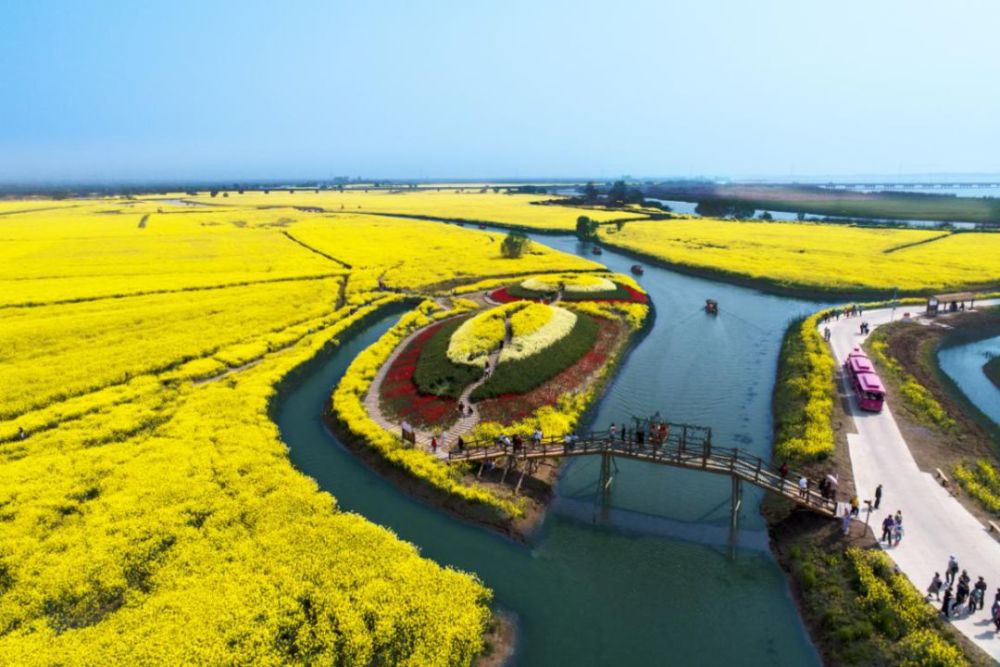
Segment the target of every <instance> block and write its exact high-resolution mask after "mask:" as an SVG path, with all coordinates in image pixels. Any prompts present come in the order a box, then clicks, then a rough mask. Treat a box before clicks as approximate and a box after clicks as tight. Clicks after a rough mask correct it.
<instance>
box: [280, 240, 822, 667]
mask: <svg viewBox="0 0 1000 667" xmlns="http://www.w3.org/2000/svg"><path fill="white" fill-rule="evenodd" d="M535 240H537V241H539V242H541V243H545V244H547V245H549V246H552V247H556V248H558V249H560V250H564V251H566V252H570V253H573V254H581V255H587V256H589V251H590V248H589V246H587V245H584V244H580V243H579V242H577V241H576V240H575V239H574V238H572V237H553V236H545V237H537V238H535ZM599 259H600V261H602V262H603V263H605V264H607V265H608V266H609V267H610V268H611V269H613V270H616V271H621V272H628V268H629V266H630V265H631V264H633V263H634V260H632V259H629V258H627V257H625V256H623V255H621V254H618V253H615V252H612V251H608V250H605V251H604V254H603V255H602V256H601V257H600V258H599ZM640 282H641V283H642V285H643V287H644V288H645V289H646V290H647V291H648V292H649V293H650V295H651V296H652V299H653V302H654V304H655V306H656V311H657V312H656V320H655V323H654V325H653V327H652V329H651V330H650V332H649V334H648V335H647V336H646V337H644V338H643V339H642V340H641V341H640V342H639V344H638V345H637V346H636V348H635V349H634V350H633V351H632V353H631V355H630V356H629V357H628V359H627V360H626V362H625V363H624V364H623V365H622V366H621V367H620V369H619V372H618V374H617V376H616V378H615V379H614V381H613V382H612V383H611V384H610V386H609V387H608V390H607V392H606V393H605V395H604V398H603V399H602V400H601V401H600V403H599V404H598V405H597V407H596V410H594V411H592V416H591V423H592V424H593V425H594V426H595V427H598V426H599V427H602V428H603V427H605V426H606V425H607V424H609V423H610V422H612V421H615V422H618V423H620V422H621V421H623V420H624V419H626V418H628V417H629V416H630V415H632V414H638V415H648V414H651V413H653V412H655V411H657V410H659V411H660V412H662V413H663V415H664V416H666V417H667V418H669V419H670V420H672V421H684V422H689V423H694V424H701V425H706V426H711V427H712V428H713V440H714V442H716V443H718V444H720V445H729V446H738V447H740V448H746V449H747V451H748V452H751V453H754V454H760V455H764V456H767V455H769V453H770V449H771V439H770V435H771V410H770V401H771V392H772V387H773V383H774V373H775V367H776V363H777V356H778V350H779V347H780V343H781V338H782V335H783V332H784V330H785V327H786V325H787V323H788V322H789V321H790V320H791V319H793V318H795V317H797V316H800V315H805V314H807V313H809V312H812V311H815V310H817V309H818V308H820V307H821V306H822V304H817V303H814V302H807V301H801V300H796V299H790V298H786V297H778V296H772V295H768V294H764V293H761V292H758V291H755V290H750V289H746V288H742V287H737V286H733V285H727V284H724V283H719V282H713V281H708V280H704V279H700V278H694V277H689V276H685V275H681V274H678V273H674V272H671V271H667V270H664V269H660V268H656V267H647V268H646V272H645V275H644V277H643V278H641V279H640ZM706 298H714V299H716V300H718V301H719V304H720V314H719V315H718V316H717V317H712V316H709V315H706V314H705V313H704V312H703V311H702V309H701V307H702V306H703V304H704V301H705V299H706ZM397 317H398V316H391V317H386V318H384V319H382V320H381V321H379V322H377V323H375V324H373V325H372V326H370V327H369V328H367V329H366V330H365V331H364V332H362V333H361V334H360V335H358V336H357V337H355V338H354V339H353V340H351V341H350V342H348V343H346V344H345V345H343V346H342V347H341V348H340V349H339V350H337V351H335V352H334V353H332V355H331V356H330V357H328V358H327V359H325V360H324V361H323V363H321V364H317V365H315V366H314V367H313V369H312V370H311V371H310V372H309V373H308V374H306V375H305V376H304V377H303V378H301V380H300V381H299V382H298V383H297V385H296V386H295V387H294V388H292V389H291V390H289V391H288V392H286V393H284V394H283V396H282V398H281V400H280V402H279V404H278V405H277V406H276V407H277V421H278V426H279V429H280V431H281V434H282V438H283V439H284V440H285V442H286V443H287V444H288V445H289V448H290V456H291V459H292V462H293V463H294V465H295V466H297V467H298V468H299V469H300V470H302V471H303V472H305V473H306V474H308V475H310V476H312V477H313V478H315V479H316V480H317V482H318V483H319V485H320V486H321V487H322V488H323V489H324V490H327V491H329V492H330V493H331V494H333V495H334V496H335V497H336V498H337V501H338V503H339V505H340V506H341V507H342V508H343V509H345V510H349V511H353V512H358V513H359V514H362V515H363V516H365V517H367V518H368V519H369V520H371V521H373V522H375V523H377V524H380V525H383V526H387V527H389V528H391V529H392V530H394V531H395V532H396V533H397V534H398V535H399V536H400V537H401V538H403V539H405V540H407V541H410V542H412V543H414V544H416V545H418V546H419V547H420V549H421V551H422V553H423V554H424V555H425V556H427V557H429V558H432V559H434V560H435V561H437V562H439V563H442V564H445V565H452V566H455V567H458V568H460V569H463V570H467V571H470V572H474V573H476V574H477V575H478V576H479V577H481V578H482V580H483V581H484V583H485V584H486V585H487V586H489V587H490V588H491V589H493V590H494V591H495V594H496V601H497V602H498V604H499V605H500V606H501V607H502V608H504V609H507V610H510V611H512V612H513V613H514V614H515V615H516V618H517V621H518V628H519V642H520V643H519V645H518V647H517V663H518V664H519V665H574V666H575V665H608V664H620V665H633V664H665V663H668V662H669V663H678V664H683V663H694V664H699V665H734V664H768V665H775V666H783V665H788V666H796V667H798V666H802V665H819V664H820V663H819V658H818V655H817V653H816V650H815V648H814V647H813V645H812V644H811V642H810V641H809V638H808V635H807V633H806V632H805V629H804V627H803V624H802V622H801V619H800V618H799V616H798V614H797V611H796V608H795V606H794V603H793V601H792V599H791V596H790V593H789V591H788V587H787V583H786V580H785V578H784V576H783V574H782V572H781V571H780V569H779V568H778V566H777V564H776V563H775V561H774V559H773V558H772V556H771V554H770V553H769V552H768V551H767V550H766V543H767V539H766V533H765V531H764V524H763V520H762V518H761V517H760V516H759V513H758V511H757V506H758V503H759V500H760V494H759V493H757V492H755V491H750V490H748V492H747V494H746V496H745V499H744V509H743V511H742V513H741V532H740V545H741V548H739V549H737V550H736V553H735V557H733V556H732V555H731V553H730V550H729V549H728V547H727V546H726V538H727V536H728V529H727V524H728V512H729V488H730V487H729V480H728V479H727V478H724V477H715V476H711V475H707V474H704V473H696V472H690V471H684V470H675V469H670V468H664V467H661V466H651V465H646V464H642V463H638V462H631V461H619V462H618V471H617V473H616V475H615V478H614V484H613V487H612V497H611V510H610V511H609V512H608V513H606V514H604V513H598V512H596V510H595V508H596V504H595V495H596V486H597V475H598V471H597V462H596V461H591V460H587V459H578V460H576V461H575V462H573V463H572V464H570V465H569V466H567V468H566V469H565V473H564V475H563V478H562V480H561V482H560V484H559V486H558V488H557V498H556V502H555V503H554V506H553V510H552V511H551V512H550V513H549V515H548V517H547V518H546V520H545V523H544V524H543V525H542V527H541V529H540V530H539V531H538V533H537V534H536V535H535V536H533V539H532V541H531V543H530V544H529V545H528V546H524V545H520V544H516V543H514V542H512V541H509V540H507V539H505V538H502V537H500V536H498V535H496V534H495V533H493V532H490V531H488V530H486V529H483V528H479V527H476V526H472V525H469V524H467V523H465V522H463V521H461V520H458V519H455V518H453V517H451V516H448V515H446V514H444V513H442V512H440V511H438V510H436V509H434V508H432V507H429V506H427V505H425V504H422V503H420V502H418V501H415V500H413V499H412V498H411V497H409V496H407V495H405V494H404V493H402V492H400V491H399V490H397V489H396V487H395V486H393V485H392V484H391V483H389V482H387V481H385V480H384V479H382V478H381V477H380V476H378V475H377V474H375V473H374V472H372V471H371V470H370V469H368V468H367V467H366V466H364V465H363V464H362V463H360V462H359V461H358V460H357V459H356V458H355V457H354V456H352V455H351V454H350V453H349V452H348V451H347V450H346V449H344V448H343V447H342V446H340V445H339V443H338V442H337V441H336V439H335V438H334V437H333V436H331V435H330V434H329V432H328V431H327V430H326V429H325V428H324V426H323V423H322V421H321V418H320V415H321V412H322V410H323V408H324V403H325V401H326V400H327V399H328V397H329V395H330V392H331V389H332V387H334V386H335V385H336V384H337V382H338V381H339V379H340V377H341V376H342V375H343V373H344V371H345V369H346V368H347V366H348V364H349V363H350V361H351V359H353V358H354V356H355V355H356V354H358V352H360V351H361V350H362V349H364V348H365V347H366V346H367V345H369V344H371V343H372V342H374V341H375V340H376V339H377V338H378V336H379V335H381V334H382V333H383V332H384V331H385V330H386V329H387V328H388V327H389V326H391V325H392V323H393V322H394V321H395V320H396V318H397ZM745 486H748V485H745Z"/></svg>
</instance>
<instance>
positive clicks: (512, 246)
mask: <svg viewBox="0 0 1000 667" xmlns="http://www.w3.org/2000/svg"><path fill="white" fill-rule="evenodd" d="M530 244H531V241H530V240H528V237H527V236H525V235H524V233H523V232H510V233H509V234H507V236H506V237H504V240H503V243H501V244H500V254H501V255H503V256H504V257H506V258H507V259H517V258H518V257H520V256H521V255H523V254H524V251H525V250H527V249H528V246H529V245H530Z"/></svg>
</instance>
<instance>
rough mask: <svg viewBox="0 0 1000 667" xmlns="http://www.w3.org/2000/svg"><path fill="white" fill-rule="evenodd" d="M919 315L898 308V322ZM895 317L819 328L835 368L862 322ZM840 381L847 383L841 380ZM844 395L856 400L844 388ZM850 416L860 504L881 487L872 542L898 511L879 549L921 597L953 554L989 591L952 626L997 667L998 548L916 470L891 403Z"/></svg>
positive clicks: (875, 316)
mask: <svg viewBox="0 0 1000 667" xmlns="http://www.w3.org/2000/svg"><path fill="white" fill-rule="evenodd" d="M981 305H987V304H986V303H983V304H981ZM916 308H918V307H901V308H897V309H896V310H897V311H899V312H898V313H897V314H896V318H897V319H898V318H899V317H900V315H901V314H902V313H903V312H905V311H906V310H914V309H916ZM892 316H893V314H892V310H891V309H889V308H884V309H879V310H871V311H865V312H864V314H863V315H862V316H861V317H846V318H845V317H841V318H840V319H839V320H834V321H829V322H826V323H822V324H820V325H819V328H820V331H821V332H822V330H823V327H829V328H830V332H831V337H830V347H831V349H832V350H833V354H834V357H835V358H836V360H837V362H838V364H843V363H844V360H845V359H846V358H847V355H848V354H849V353H850V351H851V350H852V349H853V348H854V347H855V346H858V345H860V344H861V342H862V341H863V340H864V338H865V336H863V335H862V334H861V333H860V332H859V325H860V323H861V322H862V321H865V322H868V323H869V325H870V327H871V329H875V328H876V327H878V326H881V325H883V324H887V323H888V322H890V321H891V320H892ZM918 321H920V320H918ZM840 382H841V383H846V380H845V379H844V378H843V377H841V379H840ZM843 389H844V390H845V391H846V392H847V393H848V394H850V395H853V392H851V391H850V390H849V387H847V386H846V385H845V386H844V387H843ZM890 398H892V397H891V396H890ZM848 414H849V415H850V416H851V417H852V418H853V420H854V424H855V430H856V432H855V433H848V435H847V443H848V448H849V451H850V456H851V467H852V469H853V473H854V484H855V488H857V490H858V497H859V498H862V499H864V498H873V497H874V494H875V487H876V486H877V485H878V484H882V488H883V491H884V495H883V497H882V506H881V508H879V509H878V510H875V511H874V512H873V516H872V517H871V527H872V530H874V531H875V536H876V537H878V536H879V535H881V522H882V519H883V518H885V515H886V514H889V513H893V512H895V511H896V510H901V511H902V512H903V526H904V527H905V529H906V532H905V533H904V535H903V539H902V541H901V542H900V543H899V545H898V546H896V547H892V548H886V546H885V545H884V544H882V545H881V546H882V548H883V549H886V552H887V553H888V554H889V556H890V557H891V558H892V559H893V561H895V563H896V565H897V566H898V567H899V569H900V570H901V571H902V572H903V573H904V574H906V576H907V577H908V578H909V579H910V581H911V582H913V585H914V586H916V587H917V590H919V591H921V592H922V591H924V590H926V588H927V585H928V584H929V583H930V581H931V577H933V576H934V573H935V572H940V573H941V577H942V578H944V573H945V566H946V565H947V564H948V557H949V556H951V555H954V556H955V557H956V558H957V559H958V563H959V567H960V568H961V569H964V570H968V572H969V576H971V577H972V580H973V582H975V581H976V577H978V576H980V575H981V576H983V577H984V578H985V579H986V583H987V584H988V585H989V588H988V589H987V594H986V599H985V607H984V609H983V610H982V611H979V612H977V613H976V614H974V615H971V616H963V615H958V616H956V617H954V618H953V619H952V620H951V623H952V625H954V626H955V627H956V628H957V629H958V630H959V631H961V632H962V634H964V635H965V636H966V637H968V638H969V639H970V640H971V641H973V642H974V643H975V644H976V645H978V646H979V647H980V648H982V649H983V650H984V651H986V652H987V653H988V654H989V655H990V656H991V657H992V658H993V659H994V660H997V661H1000V635H997V634H995V633H994V631H993V629H994V628H993V624H992V622H990V614H989V610H990V605H991V604H992V603H993V594H994V592H995V591H996V590H997V589H998V588H1000V543H998V542H997V540H996V539H995V538H994V537H993V536H992V535H990V533H989V529H988V527H987V526H984V525H983V524H982V523H980V522H979V520H978V519H976V518H975V517H974V516H973V515H972V514H971V513H970V512H969V511H968V510H967V509H965V507H963V506H962V504H961V503H959V502H958V500H956V499H955V498H954V497H953V496H952V495H951V493H950V492H949V491H948V489H947V488H945V487H943V486H942V485H941V484H939V483H938V482H937V481H936V480H935V478H934V475H933V474H932V473H930V472H925V471H923V470H920V468H918V467H917V463H916V461H915V460H914V458H913V455H912V454H911V453H910V449H909V447H908V446H907V444H906V441H905V440H904V439H903V435H902V433H900V431H899V426H898V425H897V424H896V420H895V418H894V417H893V415H892V409H891V407H890V405H889V402H888V401H887V402H886V404H885V407H884V408H883V410H882V412H879V413H871V412H863V411H861V410H859V409H858V408H857V406H856V405H855V402H854V401H853V400H851V402H850V407H849V410H848Z"/></svg>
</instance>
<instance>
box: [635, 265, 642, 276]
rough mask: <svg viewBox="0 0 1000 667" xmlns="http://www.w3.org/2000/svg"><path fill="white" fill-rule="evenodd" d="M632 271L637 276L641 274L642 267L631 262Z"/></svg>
mask: <svg viewBox="0 0 1000 667" xmlns="http://www.w3.org/2000/svg"><path fill="white" fill-rule="evenodd" d="M632 273H634V274H635V275H637V276H641V275H642V274H643V270H642V267H641V266H640V265H638V264H633V265H632Z"/></svg>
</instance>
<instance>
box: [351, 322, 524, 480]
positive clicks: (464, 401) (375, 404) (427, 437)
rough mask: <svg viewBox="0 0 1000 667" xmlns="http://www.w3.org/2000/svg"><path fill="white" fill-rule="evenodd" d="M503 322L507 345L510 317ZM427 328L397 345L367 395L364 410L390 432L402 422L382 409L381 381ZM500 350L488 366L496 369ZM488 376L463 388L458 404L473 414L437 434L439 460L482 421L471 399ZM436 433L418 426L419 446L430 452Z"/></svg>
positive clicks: (464, 416) (398, 428) (493, 353)
mask: <svg viewBox="0 0 1000 667" xmlns="http://www.w3.org/2000/svg"><path fill="white" fill-rule="evenodd" d="M504 325H505V330H506V333H505V334H504V346H507V345H509V344H510V339H511V328H510V318H507V320H506V321H505V323H504ZM428 326H433V325H428ZM424 329H426V327H422V328H420V329H417V330H416V331H414V332H413V333H411V334H410V335H409V336H407V337H406V338H404V339H403V340H402V342H400V344H399V345H397V346H396V349H395V350H393V351H392V354H391V355H389V358H388V359H387V360H386V361H385V363H383V364H382V366H381V367H380V368H379V370H378V373H376V374H375V379H373V380H372V383H371V386H369V387H368V393H366V394H365V410H367V412H368V415H369V416H370V417H371V418H372V419H373V420H374V421H375V423H377V424H378V425H379V426H381V427H382V428H384V429H385V430H387V431H389V432H390V433H396V434H398V433H401V429H402V425H401V424H400V423H399V422H398V421H396V420H395V419H392V418H390V417H389V416H388V415H386V414H385V413H384V412H382V406H381V405H380V404H379V388H380V387H381V386H382V382H383V381H384V380H385V376H386V374H387V373H388V372H389V368H390V367H391V366H392V364H393V362H395V361H396V357H398V356H399V355H400V354H402V352H403V350H405V349H406V348H407V346H409V344H410V343H411V342H412V341H413V339H414V338H416V337H417V336H419V335H420V334H421V333H422V332H423V331H424ZM500 351H501V348H498V349H496V350H493V352H491V353H490V356H489V368H490V370H491V371H493V370H495V369H496V367H497V364H498V363H499V362H500ZM488 379H489V375H487V374H484V375H483V377H481V378H479V379H478V380H477V381H475V382H473V383H472V384H470V385H469V386H467V387H466V388H465V389H464V390H463V391H462V395H461V397H460V398H459V404H460V405H463V406H465V407H466V408H469V407H471V408H472V410H471V414H469V413H468V411H466V413H465V414H463V416H462V418H461V419H459V420H458V421H456V422H455V423H454V424H452V425H451V426H450V427H449V428H448V429H447V430H445V431H444V432H442V433H441V434H439V435H438V437H437V441H438V448H437V451H436V452H433V454H434V455H435V456H437V457H438V458H439V459H442V460H446V459H447V458H448V450H449V449H450V448H451V447H453V446H454V444H455V442H456V441H457V440H458V438H459V436H464V435H465V434H467V433H469V432H471V431H472V429H474V428H475V427H476V425H477V424H479V407H478V406H477V405H475V404H474V403H470V402H469V398H470V397H471V396H472V392H474V391H475V390H476V389H478V388H479V387H480V386H481V385H482V384H484V383H485V382H486V381H487V380H488ZM456 409H457V408H456ZM433 435H434V433H433V432H432V431H431V430H428V429H424V430H419V429H418V430H417V432H416V445H417V446H418V447H419V448H421V449H425V450H427V451H428V452H430V451H431V438H432V437H433Z"/></svg>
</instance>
